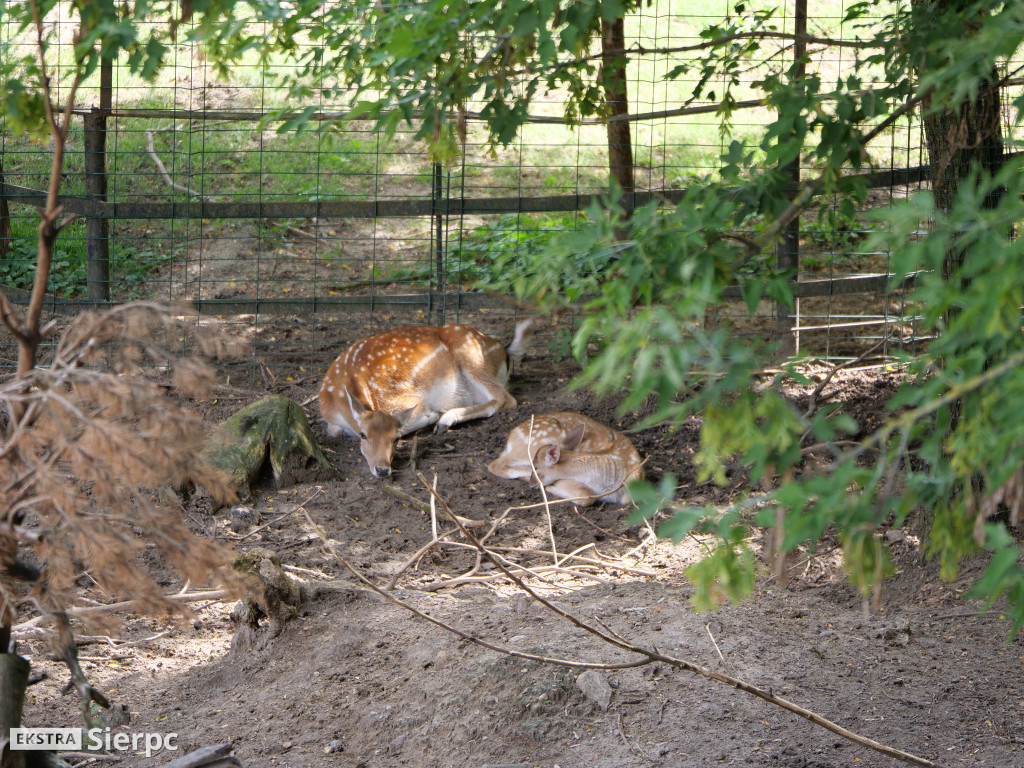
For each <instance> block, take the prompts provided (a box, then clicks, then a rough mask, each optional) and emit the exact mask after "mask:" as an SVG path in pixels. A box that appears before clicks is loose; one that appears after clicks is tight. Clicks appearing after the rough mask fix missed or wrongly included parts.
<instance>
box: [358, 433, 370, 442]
mask: <svg viewBox="0 0 1024 768" xmlns="http://www.w3.org/2000/svg"><path fill="white" fill-rule="evenodd" d="M359 439H360V440H369V439H370V438H368V437H367V436H366V433H365V432H360V433H359Z"/></svg>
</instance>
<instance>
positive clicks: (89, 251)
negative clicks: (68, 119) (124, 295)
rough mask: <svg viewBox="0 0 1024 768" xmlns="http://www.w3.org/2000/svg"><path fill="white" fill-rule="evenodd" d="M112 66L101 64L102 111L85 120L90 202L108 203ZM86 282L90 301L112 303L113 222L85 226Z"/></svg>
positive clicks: (92, 220)
mask: <svg viewBox="0 0 1024 768" xmlns="http://www.w3.org/2000/svg"><path fill="white" fill-rule="evenodd" d="M112 83H113V69H112V62H111V61H110V60H107V59H105V60H104V61H103V62H102V63H101V64H100V108H99V110H96V109H95V108H94V109H93V111H92V112H91V113H89V114H88V115H86V116H85V120H84V124H85V191H86V195H87V196H88V197H89V199H90V200H95V201H97V202H106V200H107V117H106V113H105V111H104V110H109V109H110V107H111V93H112V90H113V89H112ZM85 236H86V257H85V258H86V261H85V282H86V290H87V292H88V297H89V301H90V302H93V303H101V302H108V301H110V220H109V219H104V218H95V217H94V218H90V219H87V220H86V222H85Z"/></svg>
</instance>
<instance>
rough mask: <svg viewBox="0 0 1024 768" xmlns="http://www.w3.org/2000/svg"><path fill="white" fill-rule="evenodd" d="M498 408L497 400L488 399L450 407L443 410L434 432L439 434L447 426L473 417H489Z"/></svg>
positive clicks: (446, 428) (446, 429) (444, 430)
mask: <svg viewBox="0 0 1024 768" xmlns="http://www.w3.org/2000/svg"><path fill="white" fill-rule="evenodd" d="M513 402H514V401H513ZM500 410H501V407H500V403H499V401H498V400H490V401H488V402H486V403H479V404H476V405H467V406H465V407H463V408H452V409H451V410H450V411H445V413H444V415H443V416H441V418H440V419H439V420H438V421H437V426H436V427H434V432H435V433H436V434H438V435H440V434H443V433H444V432H447V431H448V429H449V427H454V426H455V425H456V424H461V423H462V422H464V421H472V420H473V419H489V418H490V417H491V416H493V415H494V414H496V413H497V412H498V411H500Z"/></svg>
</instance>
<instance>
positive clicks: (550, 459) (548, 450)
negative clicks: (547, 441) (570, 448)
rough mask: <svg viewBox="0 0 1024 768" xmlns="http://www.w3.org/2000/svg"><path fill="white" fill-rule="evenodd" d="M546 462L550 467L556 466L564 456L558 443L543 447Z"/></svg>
mask: <svg viewBox="0 0 1024 768" xmlns="http://www.w3.org/2000/svg"><path fill="white" fill-rule="evenodd" d="M543 453H544V463H545V464H547V465H548V466H549V467H553V466H555V464H557V463H558V459H559V458H561V456H562V449H561V448H559V447H558V445H557V444H554V443H552V444H551V445H548V446H545V447H544V449H543Z"/></svg>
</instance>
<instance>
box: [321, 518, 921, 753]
mask: <svg viewBox="0 0 1024 768" xmlns="http://www.w3.org/2000/svg"><path fill="white" fill-rule="evenodd" d="M310 522H312V521H310ZM456 525H458V522H456ZM460 531H461V533H462V535H463V536H464V537H465V538H466V539H467V540H469V541H470V542H471V543H472V544H473V545H474V546H475V547H476V548H477V549H478V551H479V552H480V556H481V557H483V558H486V559H487V560H489V561H490V562H491V563H492V564H493V565H494V567H495V568H497V569H498V570H499V571H501V572H502V573H503V574H504V576H505V577H507V578H508V579H509V580H511V581H512V582H513V583H515V585H516V586H517V587H518V588H519V589H520V590H522V591H523V592H525V593H526V594H527V595H529V596H530V597H532V598H533V599H534V600H536V601H537V602H538V603H540V604H541V605H543V606H544V607H545V608H546V609H548V610H549V611H551V612H552V613H554V614H555V615H557V616H559V617H561V618H563V619H565V620H566V621H568V622H570V623H571V624H573V625H574V626H576V627H578V628H579V629H582V630H583V631H585V632H587V633H588V634H590V635H592V636H593V637H596V638H598V639H599V640H602V641H603V642H605V643H606V644H608V645H610V646H612V647H614V648H617V649H619V650H622V651H626V652H628V653H631V654H636V655H638V656H640V658H639V659H637V660H635V661H633V662H623V663H611V664H605V663H599V662H580V661H576V660H572V659H564V658H555V657H544V656H537V655H534V654H525V653H521V652H519V651H513V650H510V649H508V648H502V647H500V646H495V645H493V644H491V643H489V642H487V641H485V640H483V639H481V638H478V637H476V636H473V635H469V634H467V633H465V632H463V631H462V630H460V629H458V628H457V627H454V626H451V625H449V624H446V623H445V622H443V621H440V620H438V619H435V618H433V617H431V616H428V615H427V614H425V613H423V612H422V611H419V610H418V609H416V608H415V607H413V606H412V605H409V603H408V602H406V601H404V600H400V599H398V598H397V597H395V596H394V595H392V594H390V593H388V592H387V591H386V590H385V589H383V588H381V587H378V586H377V585H376V584H374V583H373V582H372V581H371V580H370V579H368V578H366V577H365V576H364V575H363V574H362V573H361V572H360V571H358V570H357V569H356V568H355V567H354V566H353V565H352V564H351V563H349V562H348V561H347V560H346V559H345V558H343V557H342V556H341V555H340V554H338V553H337V551H336V550H335V549H334V547H333V546H332V545H331V543H330V542H328V541H327V539H326V538H325V537H322V541H323V543H324V546H325V548H326V549H327V551H328V552H329V553H330V554H331V556H332V557H334V558H335V559H336V560H337V561H338V562H339V563H341V564H342V565H343V566H344V567H345V568H346V569H348V570H349V571H350V572H351V573H352V574H353V575H354V576H355V577H356V578H358V579H359V580H360V581H362V582H363V583H364V584H366V585H367V586H368V587H369V588H370V589H372V590H373V591H374V592H376V593H378V594H380V595H382V596H383V597H385V598H386V599H388V600H390V601H391V602H393V603H395V604H396V605H399V606H401V607H402V608H404V609H406V610H407V611H409V612H410V613H412V614H414V615H416V616H418V617H420V618H422V619H424V620H425V621H428V622H430V623H432V624H434V625H436V626H438V627H440V628H442V629H444V630H446V631H448V632H451V633H452V634H455V635H457V636H458V637H461V638H463V639H465V640H468V641H469V642H472V643H474V644H476V645H479V646H481V647H483V648H488V649H490V650H494V651H497V652H499V653H503V654H505V655H508V656H513V657H516V658H525V659H530V660H533V661H541V662H543V663H547V664H556V665H559V666H566V667H572V668H586V669H623V668H628V667H633V666H642V665H645V664H650V663H653V662H661V663H664V664H667V665H669V666H672V667H674V668H676V669H681V670H685V671H689V672H694V673H696V674H698V675H700V676H702V677H705V678H708V679H710V680H714V681H716V682H720V683H724V684H726V685H729V686H731V687H733V688H736V689H737V690H740V691H743V692H745V693H749V694H751V695H753V696H756V697H758V698H760V699H762V700H764V701H766V702H768V703H770V704H774V705H776V706H778V707H781V708H782V709H785V710H787V711H789V712H792V713H793V714H796V715H798V716H800V717H803V718H805V719H806V720H809V721H810V722H812V723H814V724H815V725H818V726H820V727H822V728H824V729H826V730H828V731H830V732H832V733H835V734H836V735H838V736H841V737H842V738H844V739H847V740H849V741H852V742H854V743H857V744H860V745H861V746H864V747H867V748H869V749H872V750H874V751H876V752H879V753H881V754H884V755H887V756H889V757H892V758H895V759H897V760H900V761H903V762H906V763H909V764H911V765H918V766H925V767H926V768H938V766H937V764H936V763H934V762H932V761H931V760H927V759H925V758H923V757H919V756H917V755H914V754H911V753H909V752H905V751H903V750H899V749H896V748H894V747H890V746H888V745H886V744H882V743H881V742H878V741H875V740H874V739H869V738H867V737H865V736H862V735H860V734H857V733H855V732H853V731H850V730H849V729H847V728H844V727H842V726H841V725H839V724H837V723H834V722H832V721H831V720H828V719H827V718H825V717H822V716H821V715H819V714H817V713H816V712H813V711H812V710H809V709H807V708H805V707H801V706H800V705H798V704H795V703H793V702H791V701H788V700H786V699H783V698H782V697H779V696H776V695H775V694H773V693H772V692H771V691H766V690H764V689H762V688H758V687H757V686H754V685H751V684H750V683H747V682H746V681H744V680H741V679H739V678H736V677H731V676H729V675H724V674H721V673H719V672H715V671H714V670H711V669H708V668H706V667H703V666H701V665H699V664H695V663H693V662H690V661H687V660H685V659H679V658H676V657H673V656H668V655H665V654H663V653H661V652H660V651H658V650H657V649H656V648H654V647H646V646H643V645H640V644H638V643H636V642H634V641H631V640H628V639H626V638H625V637H623V636H622V635H621V634H619V633H618V632H616V631H614V630H613V629H611V628H610V627H606V626H604V624H603V622H601V621H600V620H598V621H597V623H598V624H599V625H601V627H602V628H601V629H599V628H598V627H596V626H593V625H591V624H588V623H587V622H584V621H582V620H580V619H578V618H577V617H575V616H573V615H572V614H570V613H569V612H567V611H565V610H564V609H562V608H560V607H558V606H557V605H555V604H554V603H552V602H551V601H550V600H548V599H546V598H545V597H544V596H543V595H541V594H539V593H538V592H537V591H536V590H535V589H534V588H532V587H530V586H529V585H528V584H526V583H525V582H524V581H523V580H522V578H521V577H520V576H519V575H517V574H516V573H515V572H513V570H512V569H509V568H508V567H507V566H506V565H505V563H504V562H503V560H504V558H501V557H497V556H495V554H494V553H492V552H491V551H490V550H489V549H488V548H487V547H485V546H484V545H483V544H482V543H481V542H480V541H479V540H478V539H476V538H475V537H474V536H473V534H472V533H471V532H470V531H469V530H467V529H465V528H463V527H462V526H461V525H460Z"/></svg>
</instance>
